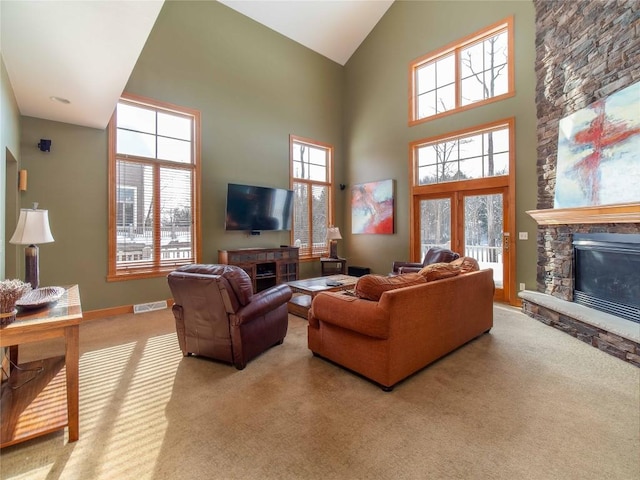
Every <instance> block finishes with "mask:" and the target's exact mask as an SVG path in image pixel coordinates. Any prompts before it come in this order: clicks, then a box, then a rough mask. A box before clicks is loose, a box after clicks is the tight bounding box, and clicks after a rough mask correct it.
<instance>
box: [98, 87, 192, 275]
mask: <svg viewBox="0 0 640 480" xmlns="http://www.w3.org/2000/svg"><path fill="white" fill-rule="evenodd" d="M199 132H200V114H199V112H198V111H196V110H190V109H186V108H182V107H177V106H175V105H169V104H163V103H159V102H155V101H153V100H149V99H142V98H140V97H133V96H128V95H125V96H123V97H122V98H121V99H120V101H119V102H118V106H117V108H116V112H115V114H114V116H113V118H112V120H111V123H110V124H109V275H108V279H109V280H122V279H127V278H141V277H152V276H159V275H164V274H166V272H167V271H171V270H173V269H175V268H176V267H178V266H180V265H184V264H188V263H194V262H196V261H197V260H196V259H197V258H199V257H200V255H199V248H200V235H199V231H200V226H199V222H198V219H199V201H198V200H199V193H198V189H197V185H198V183H199V171H200V162H199V157H200V151H199V138H198V137H199Z"/></svg>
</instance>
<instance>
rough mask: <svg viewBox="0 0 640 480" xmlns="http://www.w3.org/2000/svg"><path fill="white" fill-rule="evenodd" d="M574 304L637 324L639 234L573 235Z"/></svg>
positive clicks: (639, 310)
mask: <svg viewBox="0 0 640 480" xmlns="http://www.w3.org/2000/svg"><path fill="white" fill-rule="evenodd" d="M573 263H574V277H575V278H574V291H573V301H574V302H576V303H578V304H580V305H585V306H587V307H591V308H594V309H596V310H600V311H603V312H607V313H610V314H612V315H616V316H619V317H621V318H625V319H627V320H631V321H633V322H637V323H640V235H633V234H617V233H586V234H581V233H576V234H574V236H573Z"/></svg>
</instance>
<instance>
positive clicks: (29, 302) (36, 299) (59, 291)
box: [16, 287, 65, 309]
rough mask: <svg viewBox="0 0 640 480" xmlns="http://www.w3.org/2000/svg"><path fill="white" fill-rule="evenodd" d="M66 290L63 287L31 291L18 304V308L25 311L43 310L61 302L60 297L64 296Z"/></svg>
mask: <svg viewBox="0 0 640 480" xmlns="http://www.w3.org/2000/svg"><path fill="white" fill-rule="evenodd" d="M64 291H65V290H64V288H62V287H42V288H36V289H35V290H31V291H30V292H29V293H27V294H25V295H24V296H22V297H21V298H20V299H19V300H18V301H17V302H16V306H17V307H20V308H23V309H33V308H42V307H46V306H47V305H50V304H52V303H55V302H57V301H58V300H60V297H62V295H64Z"/></svg>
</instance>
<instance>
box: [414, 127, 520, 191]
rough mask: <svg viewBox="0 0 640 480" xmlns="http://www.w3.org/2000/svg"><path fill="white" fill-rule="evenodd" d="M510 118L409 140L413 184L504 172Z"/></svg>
mask: <svg viewBox="0 0 640 480" xmlns="http://www.w3.org/2000/svg"><path fill="white" fill-rule="evenodd" d="M510 143H511V122H509V121H508V122H504V121H503V122H498V123H497V124H492V125H489V126H486V127H484V128H479V129H474V130H471V131H467V132H464V133H459V134H454V135H452V136H447V137H438V138H435V139H430V140H419V141H417V142H414V143H412V144H411V151H412V152H413V184H414V186H420V185H433V184H439V183H445V182H455V181H461V180H472V179H479V178H488V177H497V176H508V175H509V163H510V159H511V154H510Z"/></svg>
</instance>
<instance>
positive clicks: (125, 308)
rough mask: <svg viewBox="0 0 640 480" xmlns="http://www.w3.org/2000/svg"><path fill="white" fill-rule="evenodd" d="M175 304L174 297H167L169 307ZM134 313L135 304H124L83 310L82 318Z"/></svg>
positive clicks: (92, 318) (94, 318) (93, 318)
mask: <svg viewBox="0 0 640 480" xmlns="http://www.w3.org/2000/svg"><path fill="white" fill-rule="evenodd" d="M172 306H173V298H169V299H167V308H171V307H172ZM128 313H133V305H122V306H119V307H110V308H103V309H100V310H88V311H86V312H82V320H83V321H85V320H97V319H100V318H106V317H115V316H116V315H126V314H128Z"/></svg>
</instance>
